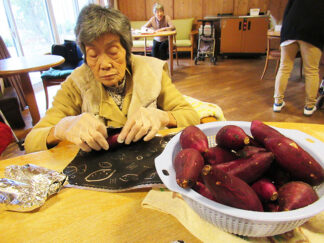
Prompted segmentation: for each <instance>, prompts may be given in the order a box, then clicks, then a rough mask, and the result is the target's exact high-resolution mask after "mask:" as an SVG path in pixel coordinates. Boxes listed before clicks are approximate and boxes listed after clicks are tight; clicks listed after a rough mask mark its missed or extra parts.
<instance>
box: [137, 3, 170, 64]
mask: <svg viewBox="0 0 324 243" xmlns="http://www.w3.org/2000/svg"><path fill="white" fill-rule="evenodd" d="M153 14H154V16H153V17H152V18H151V19H150V20H149V21H148V22H147V23H146V24H145V25H144V26H143V27H144V28H153V29H154V30H155V32H161V31H172V30H175V27H174V25H173V24H172V22H171V18H170V17H169V16H168V15H164V7H163V5H161V4H160V3H155V4H154V5H153ZM168 49H169V41H168V37H167V36H157V37H154V40H153V48H152V56H153V57H156V58H159V59H162V60H167V59H168Z"/></svg>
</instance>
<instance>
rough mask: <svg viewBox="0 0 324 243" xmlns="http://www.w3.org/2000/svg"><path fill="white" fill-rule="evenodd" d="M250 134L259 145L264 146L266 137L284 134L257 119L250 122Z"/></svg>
mask: <svg viewBox="0 0 324 243" xmlns="http://www.w3.org/2000/svg"><path fill="white" fill-rule="evenodd" d="M250 130H251V134H252V136H253V138H254V139H255V140H256V141H257V142H258V143H259V144H261V145H263V146H264V139H265V138H267V137H281V136H284V135H282V134H281V133H280V132H278V131H277V130H276V129H274V128H272V127H270V126H268V125H267V124H265V123H263V122H261V121H258V120H253V121H252V122H251V127H250Z"/></svg>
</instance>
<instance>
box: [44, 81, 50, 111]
mask: <svg viewBox="0 0 324 243" xmlns="http://www.w3.org/2000/svg"><path fill="white" fill-rule="evenodd" d="M43 87H44V91H45V100H46V110H47V109H48V103H49V101H48V91H47V85H46V82H45V81H44V80H43Z"/></svg>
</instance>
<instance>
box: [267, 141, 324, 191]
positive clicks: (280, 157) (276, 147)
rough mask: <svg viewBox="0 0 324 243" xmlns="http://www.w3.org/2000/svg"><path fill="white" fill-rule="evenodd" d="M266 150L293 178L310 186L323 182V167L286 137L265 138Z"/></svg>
mask: <svg viewBox="0 0 324 243" xmlns="http://www.w3.org/2000/svg"><path fill="white" fill-rule="evenodd" d="M264 142H265V146H266V148H267V149H268V150H269V151H271V152H273V154H274V155H275V158H276V161H277V162H278V164H279V165H280V166H282V167H283V168H284V169H286V170H287V171H288V172H289V173H290V174H291V175H292V176H293V177H295V178H297V179H299V180H302V181H305V182H307V183H309V184H311V185H312V186H315V185H318V184H320V183H322V182H323V180H324V169H323V167H322V166H321V165H320V164H319V163H318V162H317V161H316V160H315V159H314V158H313V157H312V156H311V155H310V154H309V153H307V152H306V151H305V150H303V149H302V148H301V147H300V146H299V145H298V144H297V143H295V142H294V141H293V140H291V139H289V138H287V137H276V138H266V139H265V140H264Z"/></svg>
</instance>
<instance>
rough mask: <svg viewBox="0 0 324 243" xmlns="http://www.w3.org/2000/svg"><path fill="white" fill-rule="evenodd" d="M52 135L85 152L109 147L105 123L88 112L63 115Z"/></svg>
mask: <svg viewBox="0 0 324 243" xmlns="http://www.w3.org/2000/svg"><path fill="white" fill-rule="evenodd" d="M54 136H55V137H56V138H57V139H59V140H68V141H70V142H72V143H74V144H76V145H78V146H79V147H80V148H81V149H82V150H83V151H86V152H90V151H91V150H92V149H94V150H101V149H105V150H107V149H108V148H109V145H108V142H107V140H106V138H107V129H106V127H105V125H104V124H103V123H102V122H101V121H100V120H98V119H97V118H96V117H95V116H94V115H93V114H90V113H82V114H80V115H78V116H67V117H64V118H63V119H62V120H61V121H59V123H57V124H56V126H55V128H54Z"/></svg>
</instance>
